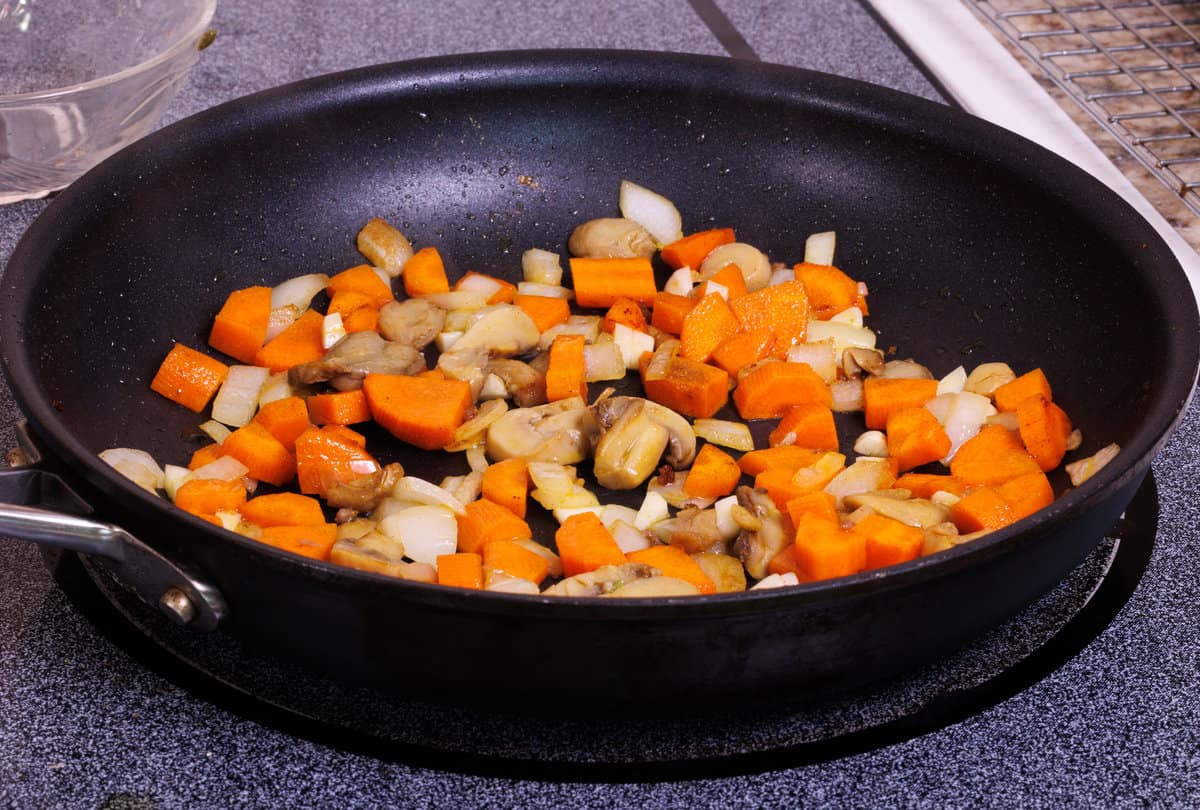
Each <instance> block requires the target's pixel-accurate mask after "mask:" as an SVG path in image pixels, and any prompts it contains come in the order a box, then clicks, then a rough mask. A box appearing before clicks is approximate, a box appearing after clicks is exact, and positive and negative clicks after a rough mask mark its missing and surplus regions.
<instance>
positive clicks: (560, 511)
mask: <svg viewBox="0 0 1200 810" xmlns="http://www.w3.org/2000/svg"><path fill="white" fill-rule="evenodd" d="M552 511H553V512H554V519H555V520H557V521H558V522H559V524H563V523H566V522H567V520H569V519H570V518H573V517H575V516H576V515H582V514H583V513H584V512H591V513H592V514H593V515H595V516H596V517H597V518H598V517H600V515H601V514H602V513H603V512H604V507H602V506H600V505H599V504H594V505H592V506H560V507H559V508H557V509H554V510H552Z"/></svg>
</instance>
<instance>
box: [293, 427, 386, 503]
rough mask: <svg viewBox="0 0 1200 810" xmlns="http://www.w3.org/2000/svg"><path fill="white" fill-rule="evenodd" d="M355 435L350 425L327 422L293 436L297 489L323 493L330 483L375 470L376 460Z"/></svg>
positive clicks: (316, 493)
mask: <svg viewBox="0 0 1200 810" xmlns="http://www.w3.org/2000/svg"><path fill="white" fill-rule="evenodd" d="M347 434H350V435H347ZM357 435H359V434H356V433H354V432H353V431H351V430H350V429H349V428H344V427H342V426H340V425H329V426H328V427H323V428H310V429H308V430H306V431H304V432H303V433H301V434H300V435H299V436H298V437H296V480H297V483H298V484H299V486H300V491H301V492H303V493H304V494H306V495H321V496H324V495H325V493H326V492H328V491H329V488H330V487H332V486H335V485H337V484H346V483H349V482H351V481H353V480H354V479H356V478H360V477H362V476H364V475H369V474H370V473H373V472H375V471H377V470H378V469H379V463H378V462H377V461H375V459H374V457H372V456H371V454H370V453H368V452H367V451H366V448H365V446H364V445H363V444H358V443H357V442H356V441H355V440H354V439H353V436H357Z"/></svg>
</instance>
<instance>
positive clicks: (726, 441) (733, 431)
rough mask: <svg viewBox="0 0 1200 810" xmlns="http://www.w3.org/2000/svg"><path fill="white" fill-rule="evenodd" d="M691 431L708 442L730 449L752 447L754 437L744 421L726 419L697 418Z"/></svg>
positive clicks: (745, 449) (744, 449) (750, 448)
mask: <svg viewBox="0 0 1200 810" xmlns="http://www.w3.org/2000/svg"><path fill="white" fill-rule="evenodd" d="M692 432H694V433H695V434H696V436H698V437H699V438H701V439H704V440H705V441H706V442H709V443H710V444H718V445H720V446H721V447H728V448H730V449H731V450H742V451H750V450H753V449H754V437H753V436H752V435H750V428H749V426H748V425H746V423H745V422H730V421H729V420H727V419H703V418H702V419H697V420H696V421H695V422H694V423H693V424H692Z"/></svg>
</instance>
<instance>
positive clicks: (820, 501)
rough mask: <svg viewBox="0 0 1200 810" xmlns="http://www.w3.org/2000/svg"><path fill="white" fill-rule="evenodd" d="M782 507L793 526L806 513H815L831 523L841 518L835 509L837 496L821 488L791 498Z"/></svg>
mask: <svg viewBox="0 0 1200 810" xmlns="http://www.w3.org/2000/svg"><path fill="white" fill-rule="evenodd" d="M784 508H785V509H786V510H787V514H788V517H790V518H791V519H792V525H793V526H795V525H796V524H797V523H799V522H800V516H801V515H806V514H812V515H816V516H817V517H819V518H824V519H825V520H828V521H831V522H833V523H837V522H838V521H840V520H841V518H840V517H839V516H838V511H837V498H836V497H834V496H833V495H830V494H829V493H828V492H825V491H823V490H815V491H813V492H806V493H805V494H803V495H799V496H797V497H795V498H792V499H791V500H790V501H788V502H787V503H786V504H784Z"/></svg>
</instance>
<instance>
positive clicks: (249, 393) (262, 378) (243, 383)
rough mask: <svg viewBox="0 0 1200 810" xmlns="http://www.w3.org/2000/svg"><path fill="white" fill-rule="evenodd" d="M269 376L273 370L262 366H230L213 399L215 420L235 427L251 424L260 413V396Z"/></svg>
mask: <svg viewBox="0 0 1200 810" xmlns="http://www.w3.org/2000/svg"><path fill="white" fill-rule="evenodd" d="M269 376H271V370H270V369H266V368H262V367H261V366H230V367H229V373H228V374H226V375H225V382H223V383H221V389H220V390H219V391H217V396H216V398H214V399H213V405H212V417H213V419H215V420H217V421H218V422H221V423H222V424H226V425H233V426H234V427H242V426H243V425H247V424H249V423H250V420H251V419H253V418H254V414H255V413H256V412H257V411H258V394H259V392H260V391H262V387H263V385H264V384H265V383H266V382H267V377H269Z"/></svg>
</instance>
